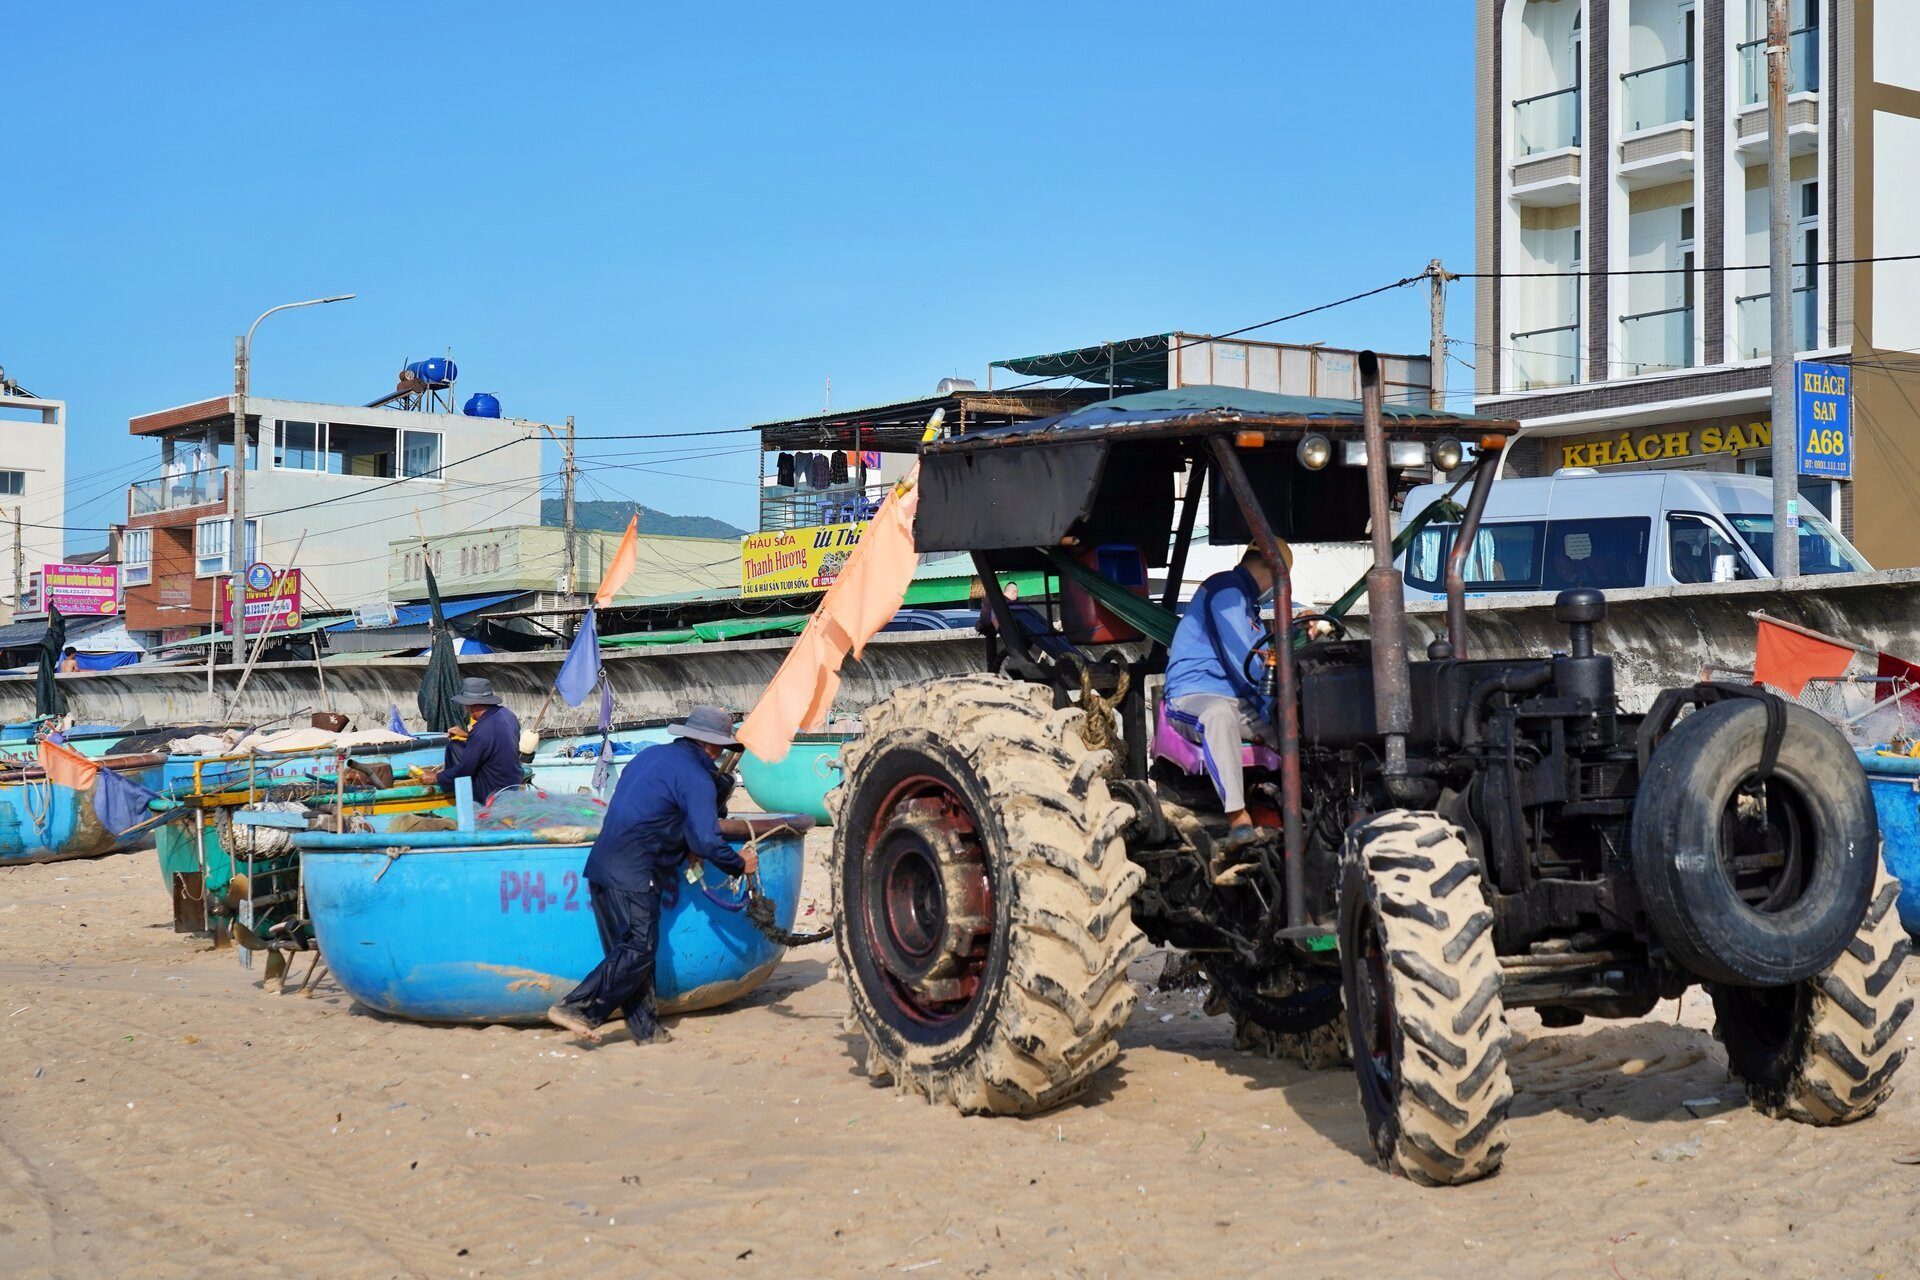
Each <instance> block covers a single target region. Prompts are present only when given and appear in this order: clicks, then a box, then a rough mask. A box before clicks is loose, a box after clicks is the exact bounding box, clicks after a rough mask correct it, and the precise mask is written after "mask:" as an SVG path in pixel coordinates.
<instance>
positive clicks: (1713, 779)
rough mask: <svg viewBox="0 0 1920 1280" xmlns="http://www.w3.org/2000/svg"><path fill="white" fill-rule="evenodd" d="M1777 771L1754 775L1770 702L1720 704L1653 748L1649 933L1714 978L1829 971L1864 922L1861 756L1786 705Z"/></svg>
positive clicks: (1807, 714)
mask: <svg viewBox="0 0 1920 1280" xmlns="http://www.w3.org/2000/svg"><path fill="white" fill-rule="evenodd" d="M1780 705H1781V708H1782V709H1783V710H1784V712H1785V717H1786V724H1785V729H1784V732H1783V734H1782V736H1781V740H1780V749H1779V754H1778V758H1777V761H1776V763H1775V765H1774V768H1773V772H1772V773H1771V774H1770V775H1769V776H1768V777H1767V779H1766V780H1765V781H1764V782H1762V781H1760V780H1759V777H1758V774H1759V768H1760V757H1761V750H1762V747H1763V745H1764V739H1765V737H1766V733H1767V717H1768V708H1767V707H1766V705H1765V704H1763V703H1762V702H1760V701H1758V700H1755V699H1742V700H1739V701H1730V702H1720V703H1715V704H1713V705H1711V706H1707V707H1702V708H1701V709H1699V710H1697V711H1695V712H1693V713H1692V714H1691V715H1688V716H1687V717H1685V718H1684V719H1682V720H1681V721H1680V722H1679V724H1677V725H1676V726H1675V727H1674V728H1673V730H1672V731H1671V732H1669V733H1668V734H1667V735H1666V737H1665V738H1663V739H1662V740H1661V742H1660V745H1659V746H1658V748H1657V749H1656V750H1655V751H1654V753H1653V758H1652V760H1651V761H1650V763H1649V765H1648V768H1647V774H1646V777H1644V778H1643V779H1641V782H1640V793H1639V797H1638V800H1637V802H1636V805H1635V809H1634V815H1633V869H1634V876H1635V879H1636V880H1637V881H1638V884H1639V888H1640V895H1641V898H1642V899H1643V900H1644V902H1645V904H1646V909H1647V915H1648V918H1649V922H1650V924H1651V925H1652V927H1653V932H1654V936H1655V937H1656V938H1658V939H1659V941H1660V942H1661V943H1663V944H1664V945H1665V946H1666V948H1667V950H1668V951H1669V952H1671V953H1672V956H1673V959H1674V960H1675V961H1676V962H1678V963H1679V964H1680V965H1681V966H1682V967H1683V968H1685V969H1688V970H1690V971H1692V972H1693V973H1695V974H1697V975H1699V976H1700V977H1702V978H1706V979H1708V980H1710V981H1714V982H1723V983H1732V984H1734V985H1736V986H1746V987H1773V986H1782V985H1785V984H1787V983H1794V982H1802V981H1805V980H1806V979H1808V978H1811V977H1813V976H1814V975H1815V974H1817V973H1819V972H1821V971H1822V970H1824V969H1825V968H1826V967H1827V966H1828V965H1830V964H1832V963H1833V962H1834V960H1835V958H1837V957H1838V956H1839V955H1840V953H1841V951H1842V950H1843V949H1844V948H1845V947H1846V945H1847V944H1848V943H1849V942H1851V941H1852V940H1853V937H1854V934H1855V933H1856V932H1857V931H1858V930H1859V928H1860V921H1861V918H1862V917H1863V916H1864V915H1865V913H1866V910H1867V901H1868V898H1869V897H1870V896H1871V894H1872V892H1873V880H1874V874H1875V872H1876V870H1877V869H1878V866H1879V861H1880V825H1879V821H1878V820H1877V819H1876V817H1875V816H1874V809H1873V799H1872V796H1871V794H1870V793H1869V792H1868V790H1867V780H1866V775H1865V773H1863V772H1862V770H1861V768H1860V761H1859V759H1858V758H1857V757H1856V756H1855V755H1854V753H1853V748H1852V747H1850V746H1849V745H1848V744H1847V741H1846V739H1845V738H1843V737H1842V736H1841V735H1840V732H1839V731H1838V730H1837V729H1835V728H1834V727H1833V726H1832V725H1830V724H1828V723H1827V722H1826V721H1825V720H1823V719H1821V718H1820V717H1819V716H1817V715H1815V714H1814V713H1813V712H1811V711H1808V710H1807V709H1806V708H1805V707H1801V706H1798V705H1796V704H1793V703H1782V704H1780Z"/></svg>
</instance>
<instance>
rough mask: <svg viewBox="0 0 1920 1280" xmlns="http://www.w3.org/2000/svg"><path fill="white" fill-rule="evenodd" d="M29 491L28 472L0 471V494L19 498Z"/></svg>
mask: <svg viewBox="0 0 1920 1280" xmlns="http://www.w3.org/2000/svg"><path fill="white" fill-rule="evenodd" d="M26 491H27V473H26V472H24V471H0V494H5V495H7V496H8V497H12V498H17V497H19V496H20V495H21V494H23V493H25V492H26Z"/></svg>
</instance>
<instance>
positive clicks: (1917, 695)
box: [1701, 666, 1920, 755]
mask: <svg viewBox="0 0 1920 1280" xmlns="http://www.w3.org/2000/svg"><path fill="white" fill-rule="evenodd" d="M1701 678H1702V679H1704V680H1721V681H1728V682H1731V683H1734V684H1752V683H1753V672H1752V671H1751V670H1743V669H1740V668H1737V667H1720V666H1710V667H1707V668H1706V669H1705V670H1703V671H1702V672H1701ZM1775 692H1778V691H1777V690H1775ZM1781 696H1783V697H1784V696H1785V695H1784V694H1783V695H1781ZM1788 701H1790V702H1798V703H1799V704H1800V705H1801V706H1803V707H1805V708H1806V709H1807V710H1809V711H1811V712H1813V713H1814V714H1815V715H1817V716H1820V717H1821V718H1822V719H1824V720H1826V721H1827V722H1828V723H1830V724H1832V725H1833V726H1834V727H1835V728H1836V729H1838V730H1840V732H1841V733H1842V734H1843V735H1845V736H1846V739H1847V741H1848V742H1849V743H1851V744H1852V745H1853V746H1854V747H1856V748H1868V747H1876V746H1882V745H1885V744H1889V743H1891V744H1893V746H1894V749H1895V753H1896V754H1899V755H1905V754H1908V753H1909V751H1910V749H1911V748H1912V746H1913V745H1914V743H1915V742H1916V740H1920V705H1917V704H1920V686H1916V685H1914V684H1913V683H1911V682H1909V681H1906V680H1902V679H1899V678H1898V677H1891V676H1855V675H1843V676H1815V677H1813V678H1812V679H1810V680H1808V681H1807V683H1806V685H1805V686H1804V687H1803V688H1802V689H1801V690H1800V696H1799V697H1797V698H1789V699H1788Z"/></svg>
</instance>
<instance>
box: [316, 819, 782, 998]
mask: <svg viewBox="0 0 1920 1280" xmlns="http://www.w3.org/2000/svg"><path fill="white" fill-rule="evenodd" d="M812 825H813V824H812V823H811V822H810V821H809V820H808V819H807V818H805V817H802V816H800V815H797V814H767V815H755V816H754V817H752V818H749V819H745V820H742V819H732V820H729V821H727V822H723V823H722V824H721V830H722V832H723V833H724V834H725V835H726V836H727V838H728V839H729V840H732V841H733V842H734V844H735V846H736V847H737V846H739V845H740V844H743V843H744V842H745V841H746V840H747V838H748V836H749V835H750V834H754V835H756V836H757V843H758V847H759V852H760V875H759V883H760V891H761V892H762V893H764V894H765V895H766V896H767V897H768V898H770V899H771V900H772V901H773V904H774V921H775V923H776V924H778V925H779V926H780V927H781V928H782V929H791V928H792V927H793V919H794V914H795V912H796V911H797V910H798V909H799V904H800V876H801V870H802V865H803V862H804V854H803V848H802V846H803V843H804V837H805V832H806V830H807V828H809V827H811V826H812ZM294 843H295V845H296V846H297V847H298V848H299V849H300V857H301V868H302V872H301V874H302V878H303V880H304V881H305V884H306V892H307V907H308V912H309V914H310V915H311V917H312V920H313V929H314V935H315V937H316V938H317V939H318V941H319V944H320V950H321V953H322V954H323V955H324V956H325V957H326V961H327V966H328V968H330V969H331V970H332V971H333V975H334V978H335V979H336V980H337V981H338V982H339V983H340V985H341V987H342V988H344V989H345V990H346V992H347V994H349V995H351V996H352V997H353V998H354V999H355V1000H357V1001H359V1002H360V1003H361V1004H363V1005H365V1006H367V1007H368V1008H369V1009H373V1010H376V1011H377V1012H380V1013H385V1014H391V1015H393V1016H395V1017H400V1018H412V1019H415V1020H417V1021H421V1022H534V1021H538V1020H540V1019H541V1018H542V1017H543V1016H544V1015H545V1013H546V1011H547V1008H548V1006H550V1005H552V1004H553V1003H554V1002H555V1001H557V1000H559V999H560V998H561V997H562V996H564V995H566V994H567V992H568V991H570V990H572V989H573V987H574V986H575V985H577V984H578V983H579V981H580V979H582V978H584V977H585V976H586V975H587V972H588V971H589V970H591V969H592V968H593V967H594V966H595V965H597V964H599V963H600V960H601V956H602V952H601V948H600V935H599V932H598V930H597V929H596V928H595V926H594V921H593V910H592V908H591V907H590V906H589V904H588V888H587V883H586V881H585V879H584V878H583V877H582V876H581V868H582V867H583V866H584V865H585V864H586V860H587V850H588V849H589V848H590V847H591V846H590V844H587V843H566V844H561V843H550V842H545V841H540V840H536V839H533V838H532V833H530V832H527V831H429V832H409V833H405V834H383V833H380V832H370V833H364V834H362V833H348V834H331V833H327V832H304V833H300V834H298V835H296V836H295V838H294ZM678 888H679V894H678V897H677V900H676V901H675V902H674V903H673V905H671V906H670V907H668V908H666V910H665V911H664V913H663V918H662V920H661V928H660V952H659V960H658V963H657V965H656V968H655V973H654V989H655V993H656V995H657V997H658V999H659V1003H660V1011H661V1012H662V1013H689V1012H692V1011H694V1010H696V1009H710V1008H713V1007H715V1006H717V1005H722V1004H726V1003H727V1002H729V1001H732V1000H737V999H739V998H740V997H741V996H744V995H746V994H747V993H748V992H750V991H752V990H753V989H754V988H756V987H758V986H759V985H760V984H761V983H762V982H764V981H766V979H767V977H768V975H769V974H771V973H772V972H773V969H774V966H775V965H777V964H779V963H780V957H781V956H782V955H784V954H785V953H786V948H784V947H782V946H778V945H776V944H774V943H772V942H769V941H768V940H767V939H766V938H765V937H764V936H763V935H762V934H761V933H760V931H759V930H758V929H756V928H755V927H754V925H753V923H752V921H750V920H749V919H748V918H747V915H746V911H745V905H746V900H745V897H744V895H743V893H742V891H741V889H740V888H739V887H737V886H733V885H730V884H729V883H728V882H727V881H726V880H725V879H724V878H723V877H721V875H720V874H719V873H718V872H716V871H713V870H711V869H709V870H707V871H706V873H705V874H704V876H703V877H702V880H701V882H700V883H699V884H688V883H687V882H686V881H685V880H684V879H682V880H681V881H680V882H679V885H678Z"/></svg>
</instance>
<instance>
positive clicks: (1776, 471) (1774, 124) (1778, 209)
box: [1767, 0, 1800, 578]
mask: <svg viewBox="0 0 1920 1280" xmlns="http://www.w3.org/2000/svg"><path fill="white" fill-rule="evenodd" d="M1788 3H1789V0H1768V6H1767V187H1768V193H1769V194H1770V195H1771V196H1772V197H1773V201H1772V209H1773V213H1772V220H1771V225H1770V226H1769V228H1768V229H1769V231H1770V232H1771V235H1770V236H1769V239H1770V241H1771V247H1770V249H1769V252H1768V258H1767V277H1768V280H1767V287H1768V292H1769V293H1770V295H1771V300H1770V303H1769V305H1770V306H1771V307H1772V310H1773V315H1772V317H1771V319H1772V321H1773V325H1772V328H1773V353H1772V357H1773V358H1772V365H1773V572H1774V575H1775V576H1776V577H1781V578H1791V577H1795V576H1797V575H1798V574H1799V572H1800V429H1799V423H1798V422H1797V421H1796V420H1795V417H1796V409H1795V403H1794V394H1793V348H1794V333H1793V224H1792V221H1791V215H1790V214H1789V212H1788V208H1787V184H1788V177H1789V175H1788V172H1787V77H1788V76H1789V75H1790V74H1791V63H1790V62H1789V47H1788V46H1789V42H1790V36H1789V32H1790V30H1791V27H1792V24H1791V23H1790V22H1789V21H1788V13H1787V9H1788Z"/></svg>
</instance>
